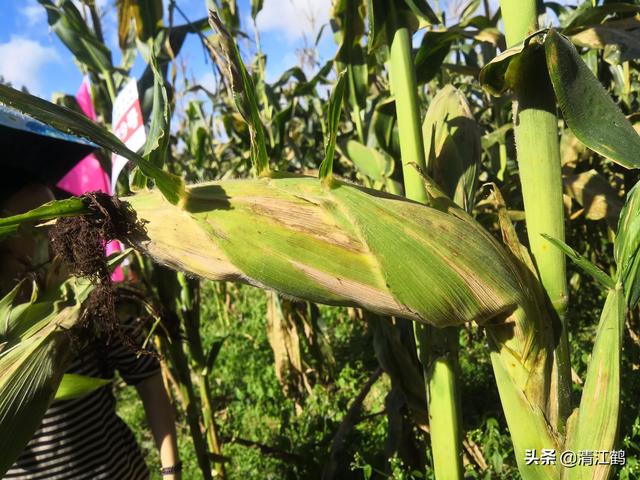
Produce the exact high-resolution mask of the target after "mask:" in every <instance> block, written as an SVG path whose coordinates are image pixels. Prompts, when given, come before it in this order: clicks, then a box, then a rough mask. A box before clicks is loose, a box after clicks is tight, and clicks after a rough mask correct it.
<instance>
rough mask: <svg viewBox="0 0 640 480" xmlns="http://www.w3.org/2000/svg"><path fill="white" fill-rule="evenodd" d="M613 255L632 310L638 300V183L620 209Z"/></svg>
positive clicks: (639, 273)
mask: <svg viewBox="0 0 640 480" xmlns="http://www.w3.org/2000/svg"><path fill="white" fill-rule="evenodd" d="M614 255H615V258H616V263H617V264H618V278H619V280H620V281H621V282H622V286H623V288H624V293H625V296H626V300H627V304H628V305H629V308H631V309H633V308H635V306H636V305H637V303H638V299H640V183H637V184H636V185H635V186H634V187H633V188H632V189H631V191H630V192H629V194H628V195H627V201H626V203H625V204H624V207H623V208H622V212H621V214H620V221H619V222H618V236H617V237H616V240H615V243H614Z"/></svg>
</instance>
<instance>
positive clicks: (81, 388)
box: [54, 373, 111, 402]
mask: <svg viewBox="0 0 640 480" xmlns="http://www.w3.org/2000/svg"><path fill="white" fill-rule="evenodd" d="M110 383H111V380H110V379H108V378H96V377H89V376H87V375H78V374H76V373H65V374H64V375H63V376H62V380H61V381H60V385H58V390H56V395H55V397H54V400H55V401H56V402H58V401H62V400H73V399H76V398H82V397H84V396H85V395H88V394H90V393H91V392H93V391H95V390H97V389H99V388H101V387H104V386H105V385H109V384H110Z"/></svg>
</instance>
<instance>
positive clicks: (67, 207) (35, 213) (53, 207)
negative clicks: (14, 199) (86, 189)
mask: <svg viewBox="0 0 640 480" xmlns="http://www.w3.org/2000/svg"><path fill="white" fill-rule="evenodd" d="M88 212H89V209H88V208H87V205H86V203H85V201H84V200H83V199H82V198H77V197H72V198H68V199H65V200H54V201H51V202H49V203H45V204H44V205H42V206H40V207H37V208H35V209H33V210H30V211H28V212H26V213H22V214H20V215H14V216H12V217H5V218H0V240H1V239H2V238H3V237H5V236H7V235H10V234H12V233H15V232H16V231H18V228H19V227H20V225H22V224H24V223H32V224H37V223H40V222H46V221H48V220H54V219H56V218H60V217H67V216H75V215H82V214H84V213H88Z"/></svg>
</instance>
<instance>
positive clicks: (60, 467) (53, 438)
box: [5, 339, 159, 480]
mask: <svg viewBox="0 0 640 480" xmlns="http://www.w3.org/2000/svg"><path fill="white" fill-rule="evenodd" d="M116 370H117V371H118V372H119V373H120V376H121V377H122V378H123V380H124V381H125V382H126V383H127V384H129V385H135V384H136V383H138V382H140V381H142V380H144V379H146V378H148V377H150V376H152V375H154V374H155V373H157V372H158V370H159V365H158V362H157V361H156V359H155V358H154V357H151V356H149V355H144V356H138V355H136V353H135V352H134V351H133V349H132V348H131V347H127V346H125V345H123V344H122V343H121V342H120V341H118V340H115V339H114V340H112V341H111V343H110V345H109V346H108V347H106V348H104V346H102V347H97V346H96V345H95V344H94V345H91V346H89V347H86V348H84V349H83V350H82V351H81V352H79V354H78V356H77V358H76V359H75V360H74V361H73V363H72V365H71V366H70V368H69V369H68V370H67V372H68V373H77V374H81V375H89V376H92V377H101V378H113V376H114V374H115V371H116ZM148 478H149V471H148V470H147V466H146V464H145V462H144V459H143V457H142V454H141V452H140V449H139V447H138V445H137V444H136V441H135V438H134V436H133V433H132V432H131V430H129V428H128V427H127V426H126V425H125V423H124V422H123V421H122V420H121V419H120V417H118V416H117V415H116V402H115V397H114V395H113V389H112V386H111V385H107V386H105V387H102V388H99V389H98V390H96V391H94V392H93V393H91V394H89V395H87V396H85V397H82V398H79V399H75V400H66V401H59V402H54V403H53V404H52V405H51V406H50V407H49V409H48V410H47V412H46V414H45V416H44V418H43V420H42V424H41V425H40V427H39V428H38V430H37V431H36V433H35V435H34V437H33V438H32V439H31V441H29V443H28V445H27V447H26V448H25V450H24V451H23V452H22V454H21V455H20V457H19V459H18V460H17V461H16V463H15V464H14V465H13V466H12V467H11V469H10V470H9V471H8V472H7V473H6V475H5V479H7V480H8V479H11V480H18V479H19V480H85V479H86V480H89V479H91V480H98V479H118V480H143V479H145V480H146V479H148Z"/></svg>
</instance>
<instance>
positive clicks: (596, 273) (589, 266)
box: [542, 234, 616, 290]
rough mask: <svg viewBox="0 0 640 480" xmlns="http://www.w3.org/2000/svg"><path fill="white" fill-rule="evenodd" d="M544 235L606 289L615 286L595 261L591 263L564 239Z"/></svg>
mask: <svg viewBox="0 0 640 480" xmlns="http://www.w3.org/2000/svg"><path fill="white" fill-rule="evenodd" d="M542 236H543V237H544V238H546V239H547V240H548V241H550V242H551V243H553V244H554V245H555V246H556V247H557V248H559V249H560V250H562V251H563V252H564V254H565V255H566V256H567V257H569V259H570V260H571V261H572V262H573V263H575V264H576V265H577V266H578V267H580V269H581V270H582V271H583V272H585V273H587V274H589V275H591V277H593V279H594V280H595V281H597V282H598V283H599V284H600V285H601V286H602V287H604V288H606V289H609V290H610V289H612V288H615V285H616V283H615V281H614V280H613V279H612V278H611V277H610V276H609V275H607V274H606V273H605V272H603V271H602V270H600V269H599V268H598V267H597V266H595V265H594V264H593V263H591V262H590V261H589V260H587V259H586V258H585V257H583V256H582V255H580V254H579V253H578V252H576V251H575V250H574V249H573V248H571V247H570V246H569V245H567V244H566V243H564V242H563V241H561V240H558V239H557V238H553V237H551V236H549V235H545V234H542Z"/></svg>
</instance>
